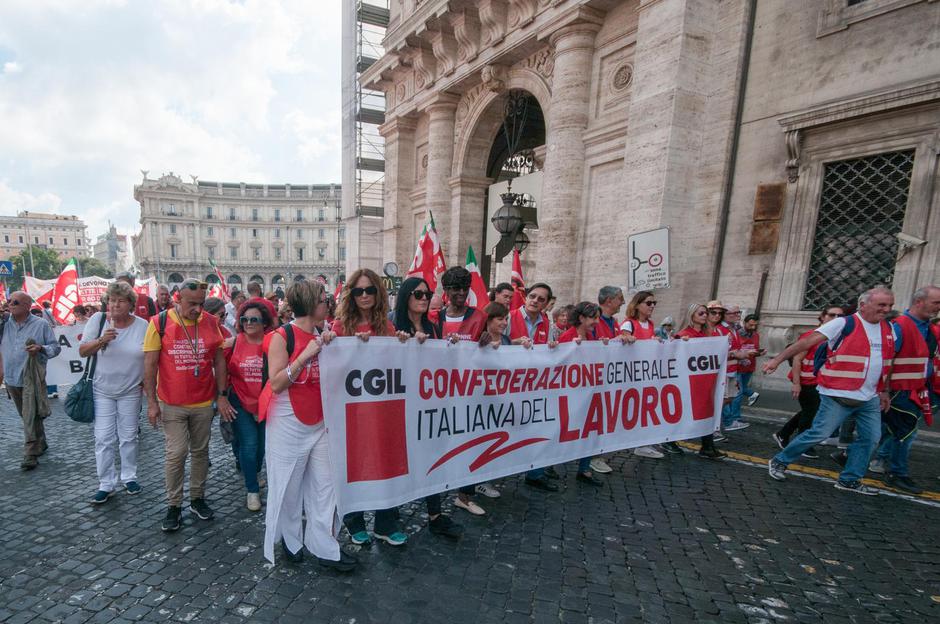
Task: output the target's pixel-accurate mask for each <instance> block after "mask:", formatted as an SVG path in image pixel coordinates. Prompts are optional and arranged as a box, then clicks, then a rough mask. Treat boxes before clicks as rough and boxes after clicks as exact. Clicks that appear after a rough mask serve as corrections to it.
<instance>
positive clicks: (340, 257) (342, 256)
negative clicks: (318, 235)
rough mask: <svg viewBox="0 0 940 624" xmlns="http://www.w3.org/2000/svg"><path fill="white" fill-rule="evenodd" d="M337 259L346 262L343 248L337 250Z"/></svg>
mask: <svg viewBox="0 0 940 624" xmlns="http://www.w3.org/2000/svg"><path fill="white" fill-rule="evenodd" d="M339 259H340V260H341V261H343V260H346V248H345V247H340V248H339Z"/></svg>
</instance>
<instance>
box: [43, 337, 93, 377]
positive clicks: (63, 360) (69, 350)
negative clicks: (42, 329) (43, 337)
mask: <svg viewBox="0 0 940 624" xmlns="http://www.w3.org/2000/svg"><path fill="white" fill-rule="evenodd" d="M84 329H85V326H84V324H82V325H57V326H55V327H53V328H52V331H53V333H55V337H56V340H58V341H59V346H60V347H61V348H62V351H61V352H60V353H59V355H57V356H56V357H54V358H52V359H51V360H49V361H48V362H46V383H47V384H49V385H60V386H62V385H66V386H67V385H71V384H74V383H75V382H76V381H78V380H79V379H81V378H82V374H83V373H84V372H85V358H83V357H81V356H80V355H79V354H78V344H79V342H80V341H81V339H82V331H83V330H84Z"/></svg>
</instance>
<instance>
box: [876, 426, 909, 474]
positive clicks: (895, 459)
mask: <svg viewBox="0 0 940 624" xmlns="http://www.w3.org/2000/svg"><path fill="white" fill-rule="evenodd" d="M916 437H917V430H916V429H915V430H914V431H913V433H911V434H910V435H909V436H907V437H906V438H904V439H903V440H898V439H897V438H896V437H894V436H893V435H891V433H889V432H888V430H887V429H885V432H884V440H883V441H882V443H881V446H880V447H878V459H880V460H882V461H883V462H885V465H887V466H888V472H890V473H891V474H893V475H895V476H898V477H907V476H910V469H909V468H908V462H907V460H908V458H909V457H910V456H911V445H912V444H914V438H916Z"/></svg>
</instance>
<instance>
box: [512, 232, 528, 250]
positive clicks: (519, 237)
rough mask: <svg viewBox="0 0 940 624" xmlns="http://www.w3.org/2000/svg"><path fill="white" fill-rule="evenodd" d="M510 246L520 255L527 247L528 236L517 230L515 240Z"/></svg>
mask: <svg viewBox="0 0 940 624" xmlns="http://www.w3.org/2000/svg"><path fill="white" fill-rule="evenodd" d="M512 246H513V248H514V249H515V250H516V251H518V252H519V253H522V252H523V251H525V248H526V247H528V246H529V235H528V234H526V233H525V231H523V230H519V231H518V232H517V233H516V238H515V240H513V241H512Z"/></svg>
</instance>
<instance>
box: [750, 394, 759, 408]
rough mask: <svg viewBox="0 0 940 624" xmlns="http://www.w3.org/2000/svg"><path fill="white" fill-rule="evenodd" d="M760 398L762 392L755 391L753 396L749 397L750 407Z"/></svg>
mask: <svg viewBox="0 0 940 624" xmlns="http://www.w3.org/2000/svg"><path fill="white" fill-rule="evenodd" d="M759 398H760V392H755V393H754V394H752V395H751V396H749V397H747V406H748V407H750V406H752V405H754V404H755V403H757V399H759Z"/></svg>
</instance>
